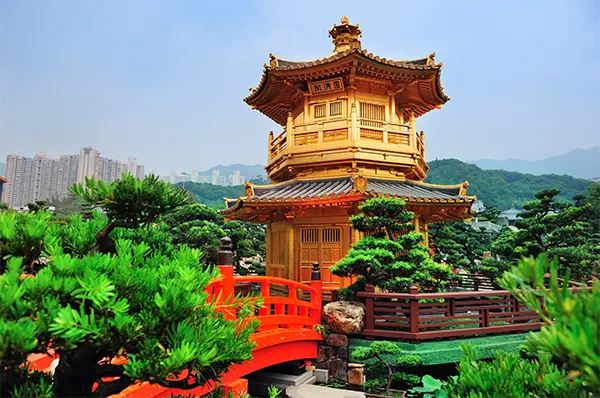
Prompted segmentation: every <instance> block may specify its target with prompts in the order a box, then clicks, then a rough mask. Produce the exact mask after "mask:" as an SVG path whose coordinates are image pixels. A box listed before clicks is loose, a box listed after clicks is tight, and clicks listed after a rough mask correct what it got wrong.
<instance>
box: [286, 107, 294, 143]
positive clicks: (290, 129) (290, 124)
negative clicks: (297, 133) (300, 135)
mask: <svg viewBox="0 0 600 398" xmlns="http://www.w3.org/2000/svg"><path fill="white" fill-rule="evenodd" d="M285 129H286V131H287V133H286V136H287V147H288V149H289V148H291V147H292V146H294V117H293V116H292V112H288V116H287V124H286V126H285Z"/></svg>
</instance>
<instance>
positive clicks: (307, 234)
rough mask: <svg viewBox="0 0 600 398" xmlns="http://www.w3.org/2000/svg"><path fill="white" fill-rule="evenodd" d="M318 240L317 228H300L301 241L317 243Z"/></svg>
mask: <svg viewBox="0 0 600 398" xmlns="http://www.w3.org/2000/svg"><path fill="white" fill-rule="evenodd" d="M318 242H319V229H318V228H311V229H303V230H302V243H318Z"/></svg>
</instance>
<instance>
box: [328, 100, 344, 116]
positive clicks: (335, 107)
mask: <svg viewBox="0 0 600 398" xmlns="http://www.w3.org/2000/svg"><path fill="white" fill-rule="evenodd" d="M341 114H342V101H335V102H330V103H329V116H338V115H341Z"/></svg>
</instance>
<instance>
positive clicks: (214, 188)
mask: <svg viewBox="0 0 600 398" xmlns="http://www.w3.org/2000/svg"><path fill="white" fill-rule="evenodd" d="M175 186H177V187H179V188H181V187H182V184H181V183H177V184H175ZM185 189H187V190H188V191H190V192H191V193H193V194H194V197H195V198H196V201H197V202H198V203H202V204H205V205H207V206H209V207H215V208H222V207H225V203H224V202H223V198H237V197H238V196H242V195H244V186H243V185H236V186H233V187H222V186H219V185H212V184H204V183H197V182H186V183H185Z"/></svg>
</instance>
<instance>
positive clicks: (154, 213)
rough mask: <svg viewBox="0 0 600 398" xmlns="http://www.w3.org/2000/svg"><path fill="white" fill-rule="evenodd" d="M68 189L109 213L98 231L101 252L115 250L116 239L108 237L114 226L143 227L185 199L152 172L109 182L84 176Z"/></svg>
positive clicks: (86, 202) (92, 206)
mask: <svg viewBox="0 0 600 398" xmlns="http://www.w3.org/2000/svg"><path fill="white" fill-rule="evenodd" d="M71 192H72V193H73V194H75V195H76V196H78V197H79V198H80V199H81V200H83V202H84V203H85V204H86V205H87V206H89V208H90V209H94V208H99V209H101V210H102V211H103V212H104V213H105V214H106V215H107V217H108V223H107V224H106V226H105V227H104V228H103V229H102V230H101V231H99V232H98V233H97V235H96V241H97V247H96V248H95V249H94V250H95V251H98V252H100V253H114V251H115V242H114V240H112V238H111V237H110V234H111V232H112V231H113V230H114V229H115V228H143V227H147V226H149V225H150V224H151V223H153V222H154V221H155V220H156V219H157V218H158V217H160V216H162V215H165V214H167V213H169V212H171V211H173V210H174V209H176V208H177V207H179V206H181V205H183V204H185V203H187V202H188V198H187V196H186V192H185V191H183V190H181V189H174V188H172V187H171V185H170V184H167V183H164V182H162V181H160V180H159V178H158V177H157V176H155V175H149V176H146V178H144V179H143V180H139V179H137V178H135V177H133V176H132V175H130V174H123V175H122V177H121V179H120V180H116V181H114V182H112V183H110V184H106V183H104V182H103V181H97V180H96V179H94V178H91V179H90V178H86V180H85V184H75V185H73V186H72V187H71Z"/></svg>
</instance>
